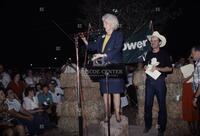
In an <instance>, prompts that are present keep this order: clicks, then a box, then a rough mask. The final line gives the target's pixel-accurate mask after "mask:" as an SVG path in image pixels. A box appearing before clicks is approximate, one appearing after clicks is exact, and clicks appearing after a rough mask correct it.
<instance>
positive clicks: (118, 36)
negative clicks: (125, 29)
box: [88, 31, 123, 63]
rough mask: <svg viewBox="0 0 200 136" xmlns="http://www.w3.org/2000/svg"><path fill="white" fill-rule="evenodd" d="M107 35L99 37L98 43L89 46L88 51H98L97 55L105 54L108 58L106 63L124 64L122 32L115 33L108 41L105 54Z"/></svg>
mask: <svg viewBox="0 0 200 136" xmlns="http://www.w3.org/2000/svg"><path fill="white" fill-rule="evenodd" d="M104 38H105V35H102V36H99V37H98V38H97V40H96V42H91V43H89V44H88V50H92V51H97V53H105V54H107V57H106V58H105V61H106V62H109V63H122V48H123V34H122V32H120V31H113V32H112V34H111V37H110V39H109V40H108V42H107V44H106V47H105V49H104V51H103V52H101V51H102V46H103V41H104Z"/></svg>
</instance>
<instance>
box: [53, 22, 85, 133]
mask: <svg viewBox="0 0 200 136" xmlns="http://www.w3.org/2000/svg"><path fill="white" fill-rule="evenodd" d="M52 22H53V23H54V24H55V25H56V26H57V27H58V28H59V29H60V30H61V31H62V32H63V33H64V34H65V35H66V36H67V37H68V38H69V39H70V40H71V41H72V42H73V43H75V48H76V63H77V64H76V82H77V89H76V94H77V101H78V121H79V136H83V116H82V103H81V96H80V70H79V56H78V53H79V52H78V35H75V36H74V40H75V42H74V41H73V39H71V37H69V36H68V34H67V33H66V32H65V31H64V30H63V29H62V28H61V27H60V26H59V25H58V24H57V23H56V22H55V21H54V20H52Z"/></svg>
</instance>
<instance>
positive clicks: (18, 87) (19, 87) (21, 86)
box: [8, 73, 25, 101]
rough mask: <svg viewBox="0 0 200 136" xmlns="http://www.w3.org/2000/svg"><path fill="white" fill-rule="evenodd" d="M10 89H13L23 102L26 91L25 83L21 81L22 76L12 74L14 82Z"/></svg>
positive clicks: (9, 85)
mask: <svg viewBox="0 0 200 136" xmlns="http://www.w3.org/2000/svg"><path fill="white" fill-rule="evenodd" d="M8 88H10V89H12V90H13V92H14V93H15V94H16V95H17V97H18V98H19V99H20V100H21V101H22V98H23V92H24V90H25V83H24V81H22V80H21V76H20V74H19V73H13V74H12V80H11V82H10V83H9V84H8Z"/></svg>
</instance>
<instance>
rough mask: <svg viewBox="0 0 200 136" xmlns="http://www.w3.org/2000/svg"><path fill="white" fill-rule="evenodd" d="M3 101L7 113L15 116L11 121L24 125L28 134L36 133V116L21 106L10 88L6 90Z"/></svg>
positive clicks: (37, 128) (37, 126) (37, 124)
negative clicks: (6, 106) (5, 97)
mask: <svg viewBox="0 0 200 136" xmlns="http://www.w3.org/2000/svg"><path fill="white" fill-rule="evenodd" d="M5 103H6V104H7V105H8V113H9V114H10V115H11V116H12V117H14V118H15V119H14V121H12V123H14V124H15V125H23V126H26V127H27V129H28V133H29V134H30V136H32V135H35V134H37V133H38V130H39V123H38V122H37V120H36V118H34V116H33V115H31V113H29V112H28V111H27V110H25V109H24V108H23V107H22V106H21V104H20V102H19V101H18V100H17V99H15V97H14V92H13V91H12V90H11V89H8V90H7V99H6V102H5Z"/></svg>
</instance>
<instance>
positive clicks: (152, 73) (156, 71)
mask: <svg viewBox="0 0 200 136" xmlns="http://www.w3.org/2000/svg"><path fill="white" fill-rule="evenodd" d="M152 67H153V65H148V66H147V69H146V71H145V73H146V74H148V75H149V76H151V77H152V78H153V79H155V80H156V79H157V78H158V77H159V76H160V75H161V73H160V72H159V71H158V70H154V72H152V71H151V69H152Z"/></svg>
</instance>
